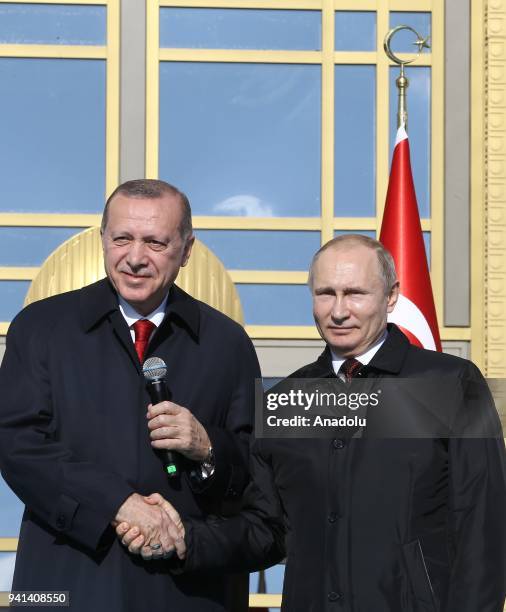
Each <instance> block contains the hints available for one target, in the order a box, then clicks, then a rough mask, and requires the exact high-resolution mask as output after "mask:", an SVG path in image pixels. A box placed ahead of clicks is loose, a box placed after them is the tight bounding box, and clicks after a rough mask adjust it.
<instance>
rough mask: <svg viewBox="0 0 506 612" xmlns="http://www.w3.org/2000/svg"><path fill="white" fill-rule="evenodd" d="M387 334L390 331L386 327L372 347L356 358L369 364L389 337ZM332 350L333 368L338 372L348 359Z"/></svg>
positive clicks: (363, 363)
mask: <svg viewBox="0 0 506 612" xmlns="http://www.w3.org/2000/svg"><path fill="white" fill-rule="evenodd" d="M387 336H388V332H387V330H386V329H385V331H384V332H383V334H382V335H381V336H380V337H379V338H378V340H376V342H375V343H374V344H373V345H372V346H371V347H369V348H368V349H367V351H366V352H365V353H362V354H361V355H357V356H356V357H355V359H356V360H357V361H360V363H361V364H362V365H367V364H368V363H369V362H370V361H371V360H372V358H373V357H374V355H376V353H377V352H378V351H379V350H380V348H381V346H382V345H383V343H384V342H385V340H386V339H387ZM330 352H331V355H332V368H333V369H334V372H335V373H336V374H337V373H338V372H339V370H340V368H341V366H342V365H343V363H344V362H345V361H346V358H344V357H341V356H340V355H339V354H338V353H335V352H334V351H333V350H332V349H330Z"/></svg>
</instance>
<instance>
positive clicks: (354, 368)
mask: <svg viewBox="0 0 506 612" xmlns="http://www.w3.org/2000/svg"><path fill="white" fill-rule="evenodd" d="M361 367H362V364H361V363H360V361H357V360H356V359H347V360H346V361H345V362H344V363H343V365H342V366H341V367H340V368H339V372H340V373H341V374H344V377H345V378H346V382H350V381H351V379H352V378H353V377H354V376H356V375H357V374H358V371H359V370H360V368H361Z"/></svg>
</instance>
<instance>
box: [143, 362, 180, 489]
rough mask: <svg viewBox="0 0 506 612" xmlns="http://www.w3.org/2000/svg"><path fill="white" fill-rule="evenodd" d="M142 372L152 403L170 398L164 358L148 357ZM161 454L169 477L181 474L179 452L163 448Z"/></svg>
mask: <svg viewBox="0 0 506 612" xmlns="http://www.w3.org/2000/svg"><path fill="white" fill-rule="evenodd" d="M142 373H143V374H144V378H145V379H146V389H147V391H148V393H149V397H150V398H151V403H152V404H159V403H160V402H164V401H166V400H170V394H169V389H168V388H167V385H166V384H165V375H166V374H167V366H166V365H165V361H164V360H163V359H160V357H150V358H149V359H146V361H145V362H144V364H143V366H142ZM161 454H162V457H163V463H164V466H165V471H166V472H167V475H168V476H169V478H176V477H177V476H179V468H178V465H177V453H175V452H174V451H170V450H162V451H161Z"/></svg>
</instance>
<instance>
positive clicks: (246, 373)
mask: <svg viewBox="0 0 506 612" xmlns="http://www.w3.org/2000/svg"><path fill="white" fill-rule="evenodd" d="M152 355H156V356H159V357H161V358H162V359H163V360H164V361H165V362H166V364H167V366H168V374H167V382H168V386H169V389H170V391H171V394H172V399H173V401H175V402H177V403H178V404H180V405H182V406H185V407H187V408H188V409H189V410H191V411H192V412H193V414H194V415H195V416H196V417H197V418H198V419H199V420H200V421H201V422H202V423H203V425H204V427H205V428H206V430H207V432H208V434H209V437H210V439H211V442H212V445H213V448H214V452H215V461H216V472H215V475H214V476H213V477H212V478H211V479H210V480H209V481H207V483H205V485H204V486H201V485H198V483H196V482H195V483H192V479H191V477H190V474H191V470H192V468H194V467H195V464H191V463H190V462H188V463H187V464H185V467H184V474H183V475H182V477H181V478H180V479H179V480H178V481H176V482H173V481H169V480H168V479H167V477H166V476H165V474H164V471H163V468H162V463H161V461H160V458H159V457H158V456H157V454H156V453H155V452H154V451H153V450H152V448H151V446H150V440H149V435H148V428H147V419H146V411H147V410H146V408H147V405H148V403H149V398H148V396H147V394H146V391H145V387H144V382H143V377H142V373H141V366H140V364H139V362H138V359H137V356H136V354H135V351H134V346H133V342H132V340H131V337H130V331H129V329H128V326H127V324H126V322H125V320H124V318H123V316H122V315H121V313H120V311H119V309H118V300H117V296H116V294H115V292H114V291H113V289H112V287H111V285H110V284H109V282H108V281H107V280H102V281H99V282H98V283H95V284H93V285H90V286H88V287H85V288H83V289H81V290H77V291H72V292H69V293H66V294H62V295H58V296H55V297H52V298H49V299H46V300H42V301H40V302H36V303H34V304H32V305H30V306H29V307H27V308H26V309H24V310H23V311H22V312H21V313H20V314H19V315H18V316H17V317H16V318H15V320H14V321H13V322H12V324H11V326H10V328H9V333H8V336H7V348H6V353H5V357H4V360H3V363H2V367H1V370H0V466H1V470H2V475H3V476H4V478H5V480H6V482H7V483H8V484H9V486H10V487H11V488H12V489H13V491H14V492H15V493H16V494H17V495H18V496H19V497H20V499H21V500H22V501H23V502H24V503H25V506H26V510H25V513H24V516H23V521H22V525H21V532H20V539H19V547H18V552H17V558H16V566H15V573H14V583H13V589H14V590H44V591H52V590H54V591H69V592H70V599H71V610H74V611H83V612H89V611H91V610H98V611H102V610H103V611H108V612H130V611H131V612H139V611H142V610H160V611H161V610H167V611H169V610H170V611H174V612H184V611H192V612H193V611H195V612H197V611H205V612H208V611H209V612H210V611H222V610H224V609H225V606H224V601H225V588H226V583H227V577H226V576H224V575H222V576H220V577H219V578H217V577H216V576H213V577H212V578H209V577H208V576H207V577H206V576H205V575H204V576H199V577H198V578H196V577H194V576H193V577H186V576H177V577H173V576H172V575H171V574H170V573H169V572H168V563H167V562H162V561H156V562H153V561H151V562H144V561H143V560H142V559H141V558H140V557H134V556H132V555H130V554H129V553H128V551H127V550H126V549H125V548H124V547H123V546H122V545H121V544H120V543H119V541H118V540H117V539H116V537H115V534H114V531H113V529H112V528H111V527H110V522H111V520H112V519H113V518H114V516H115V514H116V512H117V510H118V508H119V507H120V505H121V504H122V503H123V501H124V500H125V499H126V498H127V497H128V496H129V495H130V494H131V493H133V492H138V493H140V494H143V495H148V494H150V493H153V492H159V493H161V494H162V495H163V496H164V497H165V498H167V499H168V500H170V501H171V502H172V503H173V505H174V506H175V507H176V508H177V509H178V510H179V511H180V512H181V513H182V514H183V515H185V516H189V517H202V516H204V515H206V514H207V513H208V512H217V506H218V507H219V502H220V500H222V499H223V498H234V496H235V497H237V496H238V495H239V494H240V493H241V491H242V489H243V488H244V486H245V485H246V482H247V478H248V470H247V450H248V449H247V447H248V438H249V434H250V432H251V426H252V420H253V397H254V393H253V385H254V379H255V377H258V376H259V369H258V362H257V359H256V355H255V352H254V349H253V346H252V344H251V341H250V340H249V338H248V337H247V335H246V333H245V332H244V330H243V329H242V328H241V326H240V325H238V324H236V323H235V322H233V321H232V320H230V319H229V318H228V317H225V316H224V315H223V314H221V313H219V312H218V311H216V310H214V309H212V308H210V307H209V306H207V305H205V304H203V303H202V302H199V301H197V300H195V299H193V298H192V297H190V296H189V295H187V294H186V293H185V292H183V291H182V290H181V289H179V288H177V287H176V286H173V287H172V289H171V291H170V294H169V299H168V302H167V314H166V317H165V319H164V321H163V323H162V324H161V326H160V327H159V328H158V329H157V331H156V332H155V335H154V337H153V338H152V340H151V343H150V345H149V348H148V352H147V355H146V357H148V356H152ZM58 609H60V608H58Z"/></svg>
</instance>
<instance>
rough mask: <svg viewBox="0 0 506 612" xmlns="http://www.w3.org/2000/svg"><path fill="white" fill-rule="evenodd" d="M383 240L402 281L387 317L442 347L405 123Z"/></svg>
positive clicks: (424, 342)
mask: <svg viewBox="0 0 506 612" xmlns="http://www.w3.org/2000/svg"><path fill="white" fill-rule="evenodd" d="M380 242H381V243H382V244H383V246H384V247H385V248H386V249H388V250H389V251H390V253H392V256H393V258H394V261H395V267H396V270H397V277H398V279H399V281H400V285H401V287H400V296H399V301H398V302H397V304H396V306H395V308H394V310H393V312H391V313H390V314H389V315H388V320H389V321H391V322H392V323H395V324H397V325H398V326H399V327H400V328H401V329H402V331H403V332H404V333H405V334H406V336H407V337H408V338H409V341H410V342H411V344H415V345H417V346H420V347H422V348H426V349H432V350H437V351H441V340H440V338H439V328H438V324H437V317H436V309H435V307H434V297H433V295H432V286H431V282H430V275H429V266H428V265H427V257H426V255H425V245H424V241H423V234H422V226H421V224H420V215H419V213H418V205H417V203H416V194H415V186H414V183H413V175H412V173H411V161H410V155H409V140H408V135H407V133H406V130H405V128H404V126H401V127H400V128H399V129H398V131H397V139H396V141H395V148H394V154H393V157H392V168H391V170H390V181H389V184H388V192H387V199H386V204H385V212H384V213H383V222H382V224H381V233H380Z"/></svg>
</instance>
